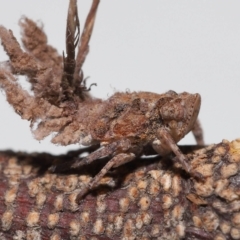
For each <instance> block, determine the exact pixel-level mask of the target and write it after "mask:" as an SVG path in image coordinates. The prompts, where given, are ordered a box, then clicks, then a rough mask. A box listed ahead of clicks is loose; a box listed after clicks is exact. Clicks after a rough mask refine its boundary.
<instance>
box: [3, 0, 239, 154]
mask: <svg viewBox="0 0 240 240" xmlns="http://www.w3.org/2000/svg"><path fill="white" fill-rule="evenodd" d="M90 4H91V1H89V0H82V1H79V2H78V5H79V15H80V20H81V26H82V25H83V22H84V20H85V17H86V14H87V12H88V9H89V7H90ZM67 6H68V1H67V0H51V1H49V0H41V1H32V0H21V1H16V0H8V1H5V0H0V24H2V25H4V26H6V27H7V28H10V29H12V30H13V32H14V34H15V36H16V37H17V38H18V39H19V38H20V29H19V27H18V20H19V18H20V17H21V16H22V15H26V16H28V17H30V18H32V19H33V20H41V21H42V22H43V23H44V29H45V31H46V33H47V35H48V39H49V43H50V44H52V45H53V46H55V47H56V48H57V49H58V51H59V52H60V53H62V51H63V50H64V48H65V46H64V44H65V43H64V40H65V39H64V35H65V25H66V14H67ZM90 47H91V49H90V54H89V56H88V58H87V61H86V63H85V65H84V73H85V75H86V76H90V79H89V80H88V83H89V84H90V83H93V82H97V84H98V86H97V87H93V88H92V94H93V95H94V96H96V97H101V98H105V99H106V98H107V97H108V96H110V95H112V94H113V93H114V92H115V91H126V90H130V91H140V90H144V91H152V92H157V93H163V92H165V91H167V90H169V89H172V90H175V91H176V92H182V91H188V92H192V93H195V92H198V93H200V94H201V96H202V107H201V111H200V120H201V122H202V126H203V128H204V133H205V140H206V142H207V143H217V142H220V141H221V140H222V139H228V140H233V139H235V138H238V137H240V113H239V102H240V93H239V92H240V1H238V0H234V1H233V0H232V1H231V0H230V1H222V0H212V1H185V0H183V1H179V0H175V1H171V0H168V1H162V0H158V1H156V0H155V1H153V0H149V1H142V0H131V1H129V0H121V1H116V0H111V1H107V0H102V1H101V3H100V6H99V9H98V14H97V19H96V25H95V28H94V33H93V36H92V39H91V43H90ZM6 59H7V56H6V54H5V53H4V51H3V50H2V48H0V61H4V60H6ZM21 82H22V83H23V85H24V87H25V88H27V87H28V85H27V84H26V82H25V81H24V80H22V81H21ZM180 143H181V144H193V143H194V139H193V137H192V135H191V134H188V136H186V137H185V138H184V139H183V140H182V141H181V142H180ZM78 147H79V146H78V145H73V146H69V147H60V146H55V145H53V144H51V143H50V138H49V137H48V138H46V139H45V140H43V141H41V142H38V141H36V140H34V138H33V136H32V134H31V131H30V128H29V122H27V121H23V120H21V119H20V117H19V116H18V115H17V114H15V113H14V111H13V109H12V108H11V107H10V106H9V105H8V103H7V102H6V100H5V96H4V93H3V92H1V93H0V149H7V148H11V149H14V150H22V151H28V152H32V151H48V152H52V153H64V152H66V151H67V150H68V149H73V148H78Z"/></svg>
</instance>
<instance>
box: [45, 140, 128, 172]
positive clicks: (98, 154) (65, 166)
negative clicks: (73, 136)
mask: <svg viewBox="0 0 240 240" xmlns="http://www.w3.org/2000/svg"><path fill="white" fill-rule="evenodd" d="M130 146H131V143H130V142H129V141H128V140H120V141H116V142H113V143H111V144H108V145H106V146H105V147H103V148H101V149H99V150H97V151H94V152H92V153H90V154H89V155H88V156H86V157H85V158H78V159H76V160H73V161H69V162H65V163H62V164H57V165H53V166H52V167H51V168H50V171H52V172H64V171H67V170H69V169H75V168H80V167H82V166H84V165H88V164H90V163H92V162H94V161H95V160H98V159H99V158H102V157H106V156H109V155H111V154H113V153H115V152H116V151H118V150H120V151H127V150H128V149H129V148H130Z"/></svg>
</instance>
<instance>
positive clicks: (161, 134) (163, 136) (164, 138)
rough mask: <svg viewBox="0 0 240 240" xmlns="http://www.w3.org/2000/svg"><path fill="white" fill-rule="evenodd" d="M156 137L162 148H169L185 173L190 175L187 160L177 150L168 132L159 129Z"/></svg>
mask: <svg viewBox="0 0 240 240" xmlns="http://www.w3.org/2000/svg"><path fill="white" fill-rule="evenodd" d="M157 136H158V139H159V140H160V142H161V144H162V146H164V147H166V146H167V147H168V148H170V149H171V150H172V151H173V152H174V154H175V155H176V157H177V159H178V161H179V162H180V163H181V165H182V167H183V169H184V170H185V171H186V172H188V173H190V172H191V166H190V164H189V163H188V161H187V158H186V157H185V155H184V154H183V153H182V152H181V150H180V149H179V147H178V146H177V144H176V143H175V141H174V140H173V139H172V137H171V135H170V134H169V132H168V131H167V130H166V129H164V128H161V129H159V130H158V133H157Z"/></svg>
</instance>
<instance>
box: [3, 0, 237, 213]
mask: <svg viewBox="0 0 240 240" xmlns="http://www.w3.org/2000/svg"><path fill="white" fill-rule="evenodd" d="M99 2H100V1H99V0H93V1H92V5H91V8H90V11H89V13H88V16H87V18H86V22H85V25H84V27H83V30H82V32H81V33H80V23H79V17H78V10H77V0H70V1H69V9H68V15H67V27H66V36H65V38H66V53H63V56H62V57H61V56H60V55H59V54H58V53H57V51H56V49H55V48H53V47H51V46H49V45H48V43H47V37H46V35H45V33H44V31H43V28H42V26H39V25H37V24H36V23H34V22H33V21H31V20H30V19H28V18H26V17H24V18H22V19H21V21H20V26H21V28H22V42H23V46H24V50H23V49H22V48H21V46H20V44H19V43H18V41H17V39H16V38H15V37H14V35H13V33H12V31H11V30H7V29H6V28H5V27H3V26H0V38H1V44H2V46H3V48H4V50H5V51H6V53H7V55H8V56H9V61H8V62H4V63H3V64H1V66H0V88H2V89H3V90H4V91H5V93H6V98H7V101H8V102H9V103H10V104H11V105H12V107H13V108H14V110H15V111H16V113H18V114H19V115H20V116H21V117H22V118H23V119H27V120H29V121H30V122H31V129H32V132H33V135H34V136H35V138H36V139H37V140H42V139H44V138H45V137H47V136H48V135H51V136H52V142H53V143H55V144H61V145H69V144H73V143H80V144H82V145H85V146H90V145H96V144H100V145H101V146H102V147H103V149H98V151H96V152H94V153H93V154H91V155H89V156H88V157H87V158H86V159H84V160H83V161H81V162H80V160H79V159H75V162H74V161H73V162H70V163H65V164H64V166H58V165H56V166H53V167H52V171H53V172H56V170H57V171H60V170H61V169H62V170H67V169H70V168H78V167H79V166H80V165H81V166H82V165H86V164H89V163H91V162H93V161H95V160H98V159H99V158H102V157H106V156H111V157H112V158H111V159H109V162H108V163H107V164H106V165H105V166H104V167H103V169H102V170H101V171H100V172H99V173H98V174H97V175H96V176H95V178H94V179H92V180H91V182H89V183H88V184H87V185H86V187H85V189H83V190H82V191H81V192H79V194H78V197H77V200H80V199H81V198H82V197H84V195H85V194H86V193H87V192H88V191H89V190H91V189H93V188H94V187H95V186H96V185H97V183H98V182H99V181H100V180H101V179H102V177H103V176H104V175H105V174H106V173H107V172H108V171H110V169H112V168H116V167H118V166H120V165H123V164H125V163H127V162H129V161H132V160H134V159H135V158H137V157H139V156H141V155H142V154H143V152H144V149H145V148H146V147H149V146H150V147H152V148H153V149H154V150H155V151H156V152H157V153H159V154H160V155H161V156H164V155H166V154H168V153H169V152H171V151H172V152H174V154H175V155H176V156H177V158H176V159H177V161H179V162H180V163H181V166H182V168H183V169H184V170H185V171H186V172H187V173H190V174H191V175H192V176H196V177H202V173H200V174H197V173H196V172H194V170H193V169H192V168H191V166H190V165H189V164H188V159H187V157H186V156H185V155H184V154H183V153H182V152H181V151H180V149H179V148H178V146H177V142H179V141H180V140H181V139H182V138H183V137H184V136H185V135H186V134H188V133H189V132H190V131H192V132H193V134H194V136H195V139H196V141H197V143H198V144H202V145H203V143H204V142H203V134H202V129H201V127H200V125H199V122H198V121H197V117H198V113H199V110H200V105H201V97H200V95H199V94H198V93H195V94H191V93H187V92H183V93H179V94H178V93H176V92H174V91H168V92H166V93H163V94H158V93H150V92H123V93H119V92H117V93H115V94H113V96H111V97H109V98H108V99H107V100H101V99H96V98H94V97H92V96H91V95H90V93H89V90H90V88H87V87H86V79H85V78H84V75H83V70H82V67H83V64H84V62H85V59H86V56H87V54H88V52H89V41H90V38H91V35H92V31H93V27H94V22H95V17H96V12H97V8H98V5H99ZM65 54H66V56H65ZM18 75H24V76H25V77H26V78H27V80H28V81H29V82H30V84H31V91H32V92H31V93H29V92H27V91H25V90H23V89H22V87H21V85H20V83H19V82H18ZM90 87H91V86H90ZM83 163H84V164H83ZM233 167H234V166H233ZM39 201H42V200H41V199H39ZM7 216H8V215H7Z"/></svg>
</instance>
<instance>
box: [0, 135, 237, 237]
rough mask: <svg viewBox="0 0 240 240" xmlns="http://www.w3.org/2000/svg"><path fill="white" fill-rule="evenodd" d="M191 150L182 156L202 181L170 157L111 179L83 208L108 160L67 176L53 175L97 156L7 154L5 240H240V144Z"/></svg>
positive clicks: (2, 199)
mask: <svg viewBox="0 0 240 240" xmlns="http://www.w3.org/2000/svg"><path fill="white" fill-rule="evenodd" d="M198 148H199V147H198ZM193 149H194V148H191V147H182V148H181V150H182V151H183V152H184V153H186V154H187V156H188V158H189V159H190V162H189V163H190V165H191V166H192V168H193V169H195V170H196V171H197V172H199V173H201V174H203V175H204V178H203V179H202V180H196V179H195V178H191V177H190V176H188V175H186V173H185V172H184V171H182V170H181V168H179V164H178V163H177V162H175V163H174V160H173V158H172V157H171V156H168V157H165V158H163V159H161V158H160V157H149V158H148V159H138V160H137V161H133V162H131V163H128V164H125V165H123V166H121V167H119V168H116V169H114V171H112V172H108V174H107V175H106V176H105V177H103V178H102V179H101V181H100V182H99V184H98V186H97V187H96V188H95V189H94V191H92V192H91V193H89V194H88V195H87V196H86V197H85V198H84V199H83V200H82V201H81V202H80V204H76V201H75V199H76V197H77V194H78V192H79V191H81V189H83V188H84V186H85V185H86V184H87V183H88V182H89V181H91V179H92V177H93V176H94V175H95V174H96V172H98V171H99V170H100V169H101V168H102V165H103V164H104V162H105V161H107V159H102V160H99V161H96V162H94V163H92V164H91V165H90V166H86V168H84V169H82V170H79V171H71V172H68V173H66V174H62V175H61V174H53V173H50V172H49V171H48V170H47V169H48V167H49V166H51V165H52V163H53V162H56V161H58V162H63V161H69V160H70V159H71V158H72V157H74V156H77V155H78V154H81V153H82V152H84V151H86V152H88V153H89V152H92V151H94V148H90V149H86V150H79V151H78V152H71V153H69V154H68V155H62V156H52V155H49V154H24V153H14V152H10V151H9V152H7V151H5V152H1V153H0V193H1V194H0V220H1V225H0V239H3V240H4V239H18V240H20V239H21V240H23V239H43V240H47V239H66V240H67V239H86V240H87V239H92V240H93V239H102V240H103V239H108V240H110V239H115V240H118V239H133V240H134V239H146V240H150V239H159V240H160V239H161V240H162V239H165V240H167V239H169V240H174V239H185V240H196V239H204V240H207V239H209V240H210V239H214V240H224V239H231V240H232V239H240V191H239V179H240V175H239V168H240V139H238V140H235V141H233V142H228V141H226V140H224V141H223V142H222V143H220V144H214V145H211V146H208V147H205V148H202V149H198V150H195V151H193ZM195 149H197V148H196V147H195ZM233 169H235V170H233Z"/></svg>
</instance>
